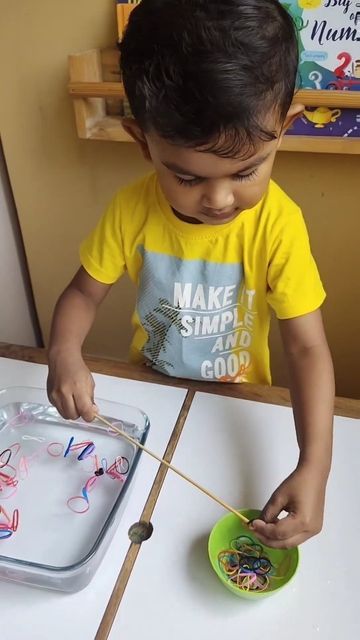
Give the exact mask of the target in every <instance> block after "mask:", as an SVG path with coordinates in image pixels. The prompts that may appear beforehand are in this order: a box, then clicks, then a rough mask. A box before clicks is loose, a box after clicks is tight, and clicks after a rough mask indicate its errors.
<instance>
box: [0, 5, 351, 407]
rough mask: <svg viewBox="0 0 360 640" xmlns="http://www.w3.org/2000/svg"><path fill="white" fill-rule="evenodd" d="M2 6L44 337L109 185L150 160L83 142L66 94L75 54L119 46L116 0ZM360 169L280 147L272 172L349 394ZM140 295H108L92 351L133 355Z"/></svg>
mask: <svg viewBox="0 0 360 640" xmlns="http://www.w3.org/2000/svg"><path fill="white" fill-rule="evenodd" d="M3 5H4V8H2V16H1V17H2V20H1V25H0V83H1V86H2V87H6V92H4V93H3V95H2V98H1V100H0V130H1V133H2V137H3V143H4V148H5V154H6V158H7V163H8V167H9V171H10V176H11V181H12V186H13V190H14V194H15V199H16V204H17V208H18V212H19V217H20V222H21V228H22V233H23V236H24V241H25V245H26V251H27V256H28V261H29V267H30V272H31V277H32V283H33V287H34V293H35V298H36V304H37V309H38V313H39V317H40V322H41V326H42V329H43V332H44V336H45V338H46V337H47V336H48V332H49V326H50V318H51V312H52V308H53V305H54V302H55V300H56V297H57V295H58V294H59V292H60V291H61V289H62V288H63V287H64V286H65V284H66V283H67V281H68V280H69V278H70V277H71V275H72V274H73V272H74V270H75V269H76V267H77V265H78V258H77V247H78V244H79V242H80V240H81V239H82V237H83V236H84V234H86V233H87V231H88V230H89V229H90V228H91V226H92V225H93V224H94V223H95V221H96V219H97V218H98V216H99V214H100V213H101V211H102V210H103V208H104V206H105V205H106V203H107V201H108V200H109V198H110V197H111V195H112V193H113V192H114V191H115V190H116V189H117V188H118V187H119V186H121V185H122V184H125V183H126V182H127V181H129V180H130V179H133V178H135V177H137V176H139V175H141V173H142V172H144V170H145V169H146V168H147V165H146V164H145V163H144V161H142V160H141V158H140V156H139V154H138V152H137V150H136V148H135V145H131V144H120V143H110V142H109V143H106V142H97V141H91V142H90V141H81V140H79V139H78V138H77V137H76V132H75V125H74V117H73V112H72V105H71V101H70V99H69V97H68V96H67V92H66V83H67V60H66V58H67V55H68V53H72V52H77V51H82V50H85V49H88V48H92V47H102V46H107V45H109V44H111V43H113V42H115V38H116V24H115V17H114V15H115V14H114V2H113V0H92V1H91V2H88V0H76V2H73V0H63V2H61V3H56V5H55V3H53V2H49V1H45V0H22V2H19V3H13V2H11V0H7V1H6V2H5V3H4V2H3ZM9 61H11V64H10V63H9ZM14 70H15V71H14ZM359 165H360V160H359V157H355V156H354V157H346V156H323V155H312V154H285V153H281V154H279V156H278V159H277V162H276V167H275V177H276V179H277V180H278V181H279V183H280V184H281V185H282V186H283V187H284V188H285V189H286V190H287V191H288V192H289V193H290V195H292V196H293V197H294V198H295V199H296V200H297V201H298V202H299V203H300V204H301V205H302V207H303V208H304V212H305V216H306V220H307V223H308V226H309V230H310V233H311V236H312V246H313V250H314V253H315V255H316V258H317V260H318V263H319V266H320V269H321V272H322V276H323V280H324V283H325V285H326V288H327V290H328V301H327V303H326V305H325V309H324V315H325V320H326V324H327V329H328V335H329V339H330V344H331V348H332V351H333V354H334V359H335V365H336V370H337V382H338V393H339V394H342V395H350V396H351V395H353V396H360V382H359V381H360V378H359V376H358V375H357V374H358V372H357V365H358V362H359V345H360V341H359V340H358V337H357V328H358V326H360V311H359V308H360V305H359V302H358V300H359V297H360V287H359V284H358V282H357V279H356V274H357V273H358V272H359V265H360V258H359V251H358V247H357V239H358V238H359V237H360V216H359V204H358V202H359V200H358V198H357V199H356V193H355V185H356V184H357V180H358V177H359ZM133 303H134V291H133V289H132V286H131V285H130V283H129V282H128V281H127V280H126V279H124V280H122V281H121V282H120V283H119V284H118V285H116V287H114V288H113V290H112V291H111V293H110V295H109V297H108V299H107V300H106V301H105V303H104V306H103V308H102V310H101V312H100V316H99V318H98V321H97V324H96V327H95V328H94V330H93V331H92V333H91V336H90V337H89V339H88V341H87V344H86V348H87V350H88V351H91V352H93V353H94V352H96V353H99V354H105V355H108V356H113V357H120V358H124V357H126V351H127V345H128V342H129V339H130V333H131V331H130V326H129V318H130V314H131V309H132V307H133ZM272 347H273V370H274V382H276V383H279V382H286V376H285V372H284V367H283V363H282V360H281V351H280V347H279V342H278V335H277V333H276V331H274V333H273V335H272Z"/></svg>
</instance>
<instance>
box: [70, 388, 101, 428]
mask: <svg viewBox="0 0 360 640" xmlns="http://www.w3.org/2000/svg"><path fill="white" fill-rule="evenodd" d="M74 403H75V406H76V410H77V411H78V415H79V416H81V418H82V419H83V420H85V422H92V421H93V420H94V418H95V413H97V411H98V408H97V406H96V405H95V404H94V402H93V400H92V398H91V396H90V395H89V394H88V393H81V394H80V393H78V394H77V395H76V396H75V397H74Z"/></svg>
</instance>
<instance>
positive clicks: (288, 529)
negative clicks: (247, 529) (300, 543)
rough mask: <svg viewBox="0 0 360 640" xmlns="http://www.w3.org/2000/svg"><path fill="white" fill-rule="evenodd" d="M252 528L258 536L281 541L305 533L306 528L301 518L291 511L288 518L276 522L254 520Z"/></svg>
mask: <svg viewBox="0 0 360 640" xmlns="http://www.w3.org/2000/svg"><path fill="white" fill-rule="evenodd" d="M251 529H252V530H253V531H254V533H255V534H256V536H257V537H259V536H262V538H264V539H267V540H268V541H272V542H274V543H281V542H285V541H287V540H289V539H291V538H293V537H294V536H298V535H300V534H302V533H304V532H305V529H306V528H305V527H304V526H303V524H302V522H301V520H300V518H296V516H294V515H293V514H291V513H289V515H287V516H286V518H283V519H282V520H278V521H277V522H275V523H273V522H264V521H263V520H254V521H253V522H252V524H251ZM259 539H260V538H259ZM266 544H267V543H266ZM270 546H273V545H270Z"/></svg>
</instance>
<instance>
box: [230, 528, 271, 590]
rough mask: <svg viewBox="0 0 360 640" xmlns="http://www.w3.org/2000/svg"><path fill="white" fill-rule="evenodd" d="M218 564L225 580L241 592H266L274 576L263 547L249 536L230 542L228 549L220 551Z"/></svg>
mask: <svg viewBox="0 0 360 640" xmlns="http://www.w3.org/2000/svg"><path fill="white" fill-rule="evenodd" d="M218 562H219V566H220V569H221V571H222V573H223V575H224V576H225V578H226V579H227V580H228V581H229V582H231V583H232V584H233V585H234V586H235V587H238V589H241V590H242V591H258V592H259V591H266V589H267V588H268V586H269V584H270V578H271V576H272V575H273V574H274V567H273V565H272V564H271V562H270V560H269V558H268V557H267V556H266V555H265V554H264V549H263V547H262V546H261V545H260V544H258V543H256V542H254V541H253V540H252V538H250V537H249V536H239V537H238V538H235V539H234V540H232V541H231V542H230V548H229V549H224V550H222V551H220V553H219V555H218Z"/></svg>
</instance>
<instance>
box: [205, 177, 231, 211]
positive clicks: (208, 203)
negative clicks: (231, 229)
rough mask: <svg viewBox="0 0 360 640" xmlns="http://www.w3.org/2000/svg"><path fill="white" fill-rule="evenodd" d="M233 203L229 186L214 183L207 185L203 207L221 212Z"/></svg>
mask: <svg viewBox="0 0 360 640" xmlns="http://www.w3.org/2000/svg"><path fill="white" fill-rule="evenodd" d="M234 203H235V200H234V194H233V190H232V188H231V185H228V184H226V183H215V182H214V183H213V184H208V185H207V189H206V192H205V193H204V195H203V201H202V204H203V206H204V207H207V208H209V209H214V210H215V211H221V210H222V209H228V208H229V207H232V206H233V205H234Z"/></svg>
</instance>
